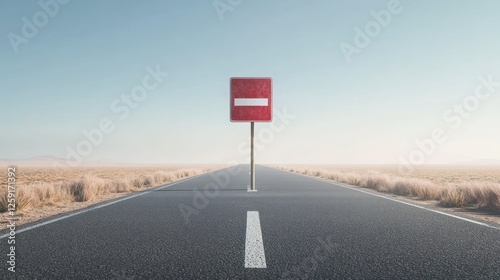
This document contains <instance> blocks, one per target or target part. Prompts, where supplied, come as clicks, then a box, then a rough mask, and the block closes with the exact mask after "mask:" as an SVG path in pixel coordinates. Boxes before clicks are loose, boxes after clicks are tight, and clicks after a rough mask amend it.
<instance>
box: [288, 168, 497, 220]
mask: <svg viewBox="0 0 500 280" xmlns="http://www.w3.org/2000/svg"><path fill="white" fill-rule="evenodd" d="M280 168H281V169H283V170H287V171H291V172H296V173H300V174H304V175H309V176H316V177H321V178H325V179H330V180H334V181H337V182H341V183H346V184H349V185H354V186H359V187H363V188H369V189H373V190H376V191H378V192H385V193H391V194H396V195H401V196H406V197H413V198H418V199H420V200H436V201H437V202H438V204H439V205H441V206H445V207H477V208H484V209H489V210H495V211H498V210H500V172H499V171H498V170H499V168H498V167H469V169H466V168H464V167H463V166H460V167H447V168H448V169H447V168H446V167H443V166H440V167H435V168H434V169H433V168H432V167H424V168H421V169H417V170H416V172H415V173H413V174H412V175H413V176H415V177H411V175H408V174H403V175H401V174H399V173H398V172H397V167H395V166H393V167H392V168H391V167H389V166H382V167H375V166H371V167H369V168H367V167H363V166H358V167H354V166H351V167H346V166H343V167H340V168H335V167H333V168H332V167H313V168H306V167H280ZM377 169H378V170H377ZM436 170H438V171H439V172H436ZM467 170H469V171H468V172H467ZM426 172H427V173H426ZM422 174H426V175H425V176H421V175H422ZM450 174H452V175H450ZM481 174H487V175H486V176H484V178H486V179H482V178H483V177H481ZM419 176H421V177H423V178H425V179H422V178H419ZM467 178H469V179H467ZM447 179H448V180H447Z"/></svg>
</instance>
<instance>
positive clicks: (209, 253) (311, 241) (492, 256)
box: [0, 165, 500, 279]
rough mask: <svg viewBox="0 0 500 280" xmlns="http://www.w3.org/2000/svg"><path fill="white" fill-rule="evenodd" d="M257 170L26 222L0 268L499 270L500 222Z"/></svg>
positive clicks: (396, 275)
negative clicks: (10, 262)
mask: <svg viewBox="0 0 500 280" xmlns="http://www.w3.org/2000/svg"><path fill="white" fill-rule="evenodd" d="M256 171H257V175H256V186H257V190H258V191H257V192H247V186H248V182H249V174H248V165H240V166H237V167H232V168H228V169H223V170H219V171H217V172H212V173H210V174H204V175H201V176H197V177H194V178H191V179H187V180H184V181H181V182H178V183H174V184H170V185H166V186H163V187H161V188H155V189H152V190H147V191H145V192H141V193H135V194H131V195H129V196H127V197H125V199H123V198H120V199H119V200H115V201H112V204H109V202H108V203H104V204H100V205H99V208H95V207H92V208H89V209H86V210H84V212H81V211H80V212H75V213H73V214H76V215H73V216H71V217H67V218H65V217H64V216H62V219H59V220H57V221H53V218H51V219H47V220H45V222H47V223H46V224H44V225H41V226H39V224H40V222H38V223H35V224H31V225H27V226H24V227H21V228H19V229H18V230H20V232H18V233H17V234H16V273H15V274H14V273H12V272H9V271H8V270H7V267H8V266H7V263H6V261H7V256H6V253H5V252H8V251H7V250H8V245H7V239H6V238H5V237H4V238H2V239H0V242H1V243H2V245H1V247H0V248H1V249H2V256H3V258H4V260H1V263H2V272H1V273H0V278H1V279H11V278H12V279H14V278H16V279H361V278H363V279H380V278H384V279H417V278H420V279H423V278H425V279H431V278H432V279H464V278H477V279H500V230H499V229H496V228H491V227H487V226H485V225H481V224H478V223H473V222H470V221H466V220H463V219H458V218H456V217H451V216H446V215H442V214H439V213H436V212H432V211H428V210H426V209H421V208H417V207H413V206H411V205H407V204H403V203H399V202H397V201H393V200H389V199H386V198H383V197H379V196H375V195H373V194H369V193H365V192H361V191H359V189H357V190H356V189H351V188H347V187H345V186H339V185H336V184H335V183H332V182H326V181H323V180H318V179H314V178H309V177H305V176H302V175H298V174H292V173H288V172H284V171H279V170H276V169H272V168H269V167H264V166H257V168H256ZM108 204H109V205H108ZM59 218H61V216H60V217H59ZM28 226H32V227H28ZM33 226H34V227H33ZM23 228H24V229H25V230H24V231H22V229H23ZM26 228H28V229H27V230H26ZM5 233H6V231H5V230H4V231H2V232H1V235H3V236H5Z"/></svg>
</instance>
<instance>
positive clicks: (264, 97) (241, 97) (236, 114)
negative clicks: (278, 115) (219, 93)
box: [230, 78, 272, 122]
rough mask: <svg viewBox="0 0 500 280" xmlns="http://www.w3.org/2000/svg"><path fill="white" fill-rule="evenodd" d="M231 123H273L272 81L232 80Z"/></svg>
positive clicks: (255, 79) (263, 79)
mask: <svg viewBox="0 0 500 280" xmlns="http://www.w3.org/2000/svg"><path fill="white" fill-rule="evenodd" d="M230 87H231V94H230V95H231V96H230V108H231V121H232V122H270V121H272V79H271V78H231V80H230Z"/></svg>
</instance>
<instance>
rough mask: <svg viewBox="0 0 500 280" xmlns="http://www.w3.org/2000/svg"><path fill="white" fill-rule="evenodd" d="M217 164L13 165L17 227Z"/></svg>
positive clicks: (3, 195) (1, 195) (3, 200)
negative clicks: (73, 166) (71, 166)
mask: <svg viewBox="0 0 500 280" xmlns="http://www.w3.org/2000/svg"><path fill="white" fill-rule="evenodd" d="M222 167H223V166H216V165H196V166H195V165H184V166H181V165H165V166H82V167H76V168H70V167H43V166H39V165H36V166H22V165H19V166H16V172H15V178H16V184H15V186H16V192H15V199H16V211H15V214H16V217H17V218H18V221H17V222H16V225H21V224H25V223H29V222H33V221H36V220H39V219H43V218H46V217H49V216H52V215H56V214H60V213H64V212H68V211H72V210H76V209H80V208H84V207H87V206H90V205H92V204H96V203H99V202H102V201H105V200H109V199H113V198H117V197H119V196H123V195H125V194H127V193H130V192H136V191H140V190H143V189H146V188H151V187H154V186H159V185H162V184H166V183H170V182H175V181H177V180H180V179H183V178H187V177H190V176H195V175H198V174H201V173H204V172H207V171H210V170H214V169H218V168H222ZM0 168H1V169H0V170H2V171H1V172H0V182H2V183H1V185H2V188H1V189H0V217H1V222H0V224H6V223H8V221H7V217H8V216H9V212H8V211H7V208H8V201H7V195H8V193H7V181H8V177H7V176H8V173H7V168H8V166H0Z"/></svg>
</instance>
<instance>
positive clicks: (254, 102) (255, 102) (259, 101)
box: [234, 98, 269, 106]
mask: <svg viewBox="0 0 500 280" xmlns="http://www.w3.org/2000/svg"><path fill="white" fill-rule="evenodd" d="M234 106H269V100H268V99H267V98H235V99H234Z"/></svg>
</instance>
